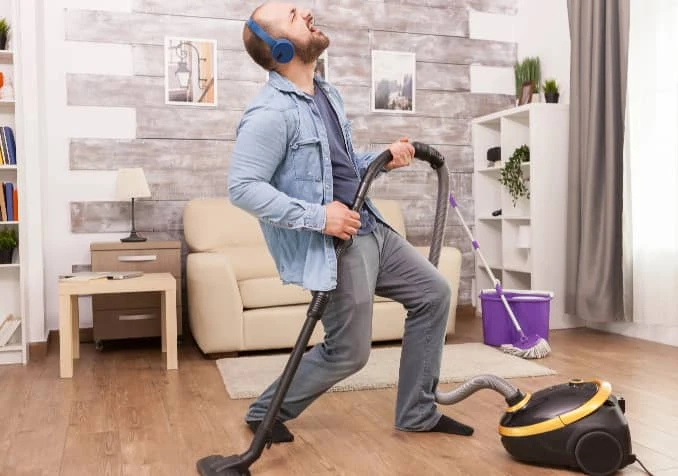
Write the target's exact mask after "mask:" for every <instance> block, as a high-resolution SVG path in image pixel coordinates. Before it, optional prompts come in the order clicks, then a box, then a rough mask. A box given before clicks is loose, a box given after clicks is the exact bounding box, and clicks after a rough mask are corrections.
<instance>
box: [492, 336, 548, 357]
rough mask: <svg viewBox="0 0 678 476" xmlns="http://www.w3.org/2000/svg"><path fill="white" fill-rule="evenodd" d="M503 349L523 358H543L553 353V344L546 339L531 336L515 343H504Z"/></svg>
mask: <svg viewBox="0 0 678 476" xmlns="http://www.w3.org/2000/svg"><path fill="white" fill-rule="evenodd" d="M501 350H503V351H504V352H506V353H507V354H511V355H515V356H518V357H522V358H523V359H542V358H544V357H546V356H547V355H549V354H550V353H551V346H550V345H549V343H548V342H547V341H546V339H544V338H542V337H539V336H531V337H529V338H528V337H526V338H524V339H521V340H520V341H518V342H516V343H513V344H503V345H502V346H501Z"/></svg>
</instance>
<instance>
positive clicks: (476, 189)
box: [472, 103, 579, 329]
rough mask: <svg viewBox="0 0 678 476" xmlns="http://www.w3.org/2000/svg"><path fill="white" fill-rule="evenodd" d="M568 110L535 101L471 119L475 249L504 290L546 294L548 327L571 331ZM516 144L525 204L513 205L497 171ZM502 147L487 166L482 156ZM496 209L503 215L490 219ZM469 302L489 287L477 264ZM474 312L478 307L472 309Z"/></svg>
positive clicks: (483, 272)
mask: <svg viewBox="0 0 678 476" xmlns="http://www.w3.org/2000/svg"><path fill="white" fill-rule="evenodd" d="M568 133H569V106H568V105H567V104H548V103H533V104H527V105H523V106H517V107H512V108H510V109H507V110H504V111H500V112H497V113H493V114H490V115H487V116H483V117H479V118H476V119H474V120H473V121H472V136H473V153H474V181H473V195H474V203H475V220H474V224H475V230H474V233H475V237H476V240H477V241H478V243H479V245H480V251H481V252H482V253H483V255H484V256H485V259H486V260H487V262H488V264H489V265H490V267H491V268H492V272H493V273H494V275H495V276H496V277H497V279H499V280H500V281H501V284H502V286H503V288H504V289H531V290H535V291H537V290H538V291H551V292H553V293H554V299H553V301H552V302H551V313H550V327H551V328H552V329H557V328H568V327H576V326H577V325H579V324H578V322H577V320H576V319H573V318H571V317H570V316H567V315H566V314H565V312H564V293H565V245H566V214H567V177H568V171H567V170H568V167H567V163H568ZM522 145H527V146H528V147H529V148H530V161H529V162H527V163H523V164H522V166H521V168H522V171H523V176H524V177H526V178H529V182H528V188H529V190H530V198H529V200H528V199H527V198H522V199H520V200H519V201H518V203H517V204H516V205H515V206H514V204H513V200H512V197H511V196H510V195H509V193H508V190H507V189H506V187H504V185H502V184H501V183H500V182H499V178H500V174H501V169H502V167H503V166H504V164H505V163H506V161H507V160H508V159H509V157H510V156H511V155H512V154H513V152H514V151H515V149H517V148H518V147H520V146H522ZM497 146H499V147H501V161H500V162H495V163H494V166H492V164H491V163H490V162H488V161H487V150H488V149H490V148H492V147H497ZM496 210H501V211H502V213H501V215H498V216H493V215H492V213H493V212H494V211H496ZM475 271H476V272H475V286H474V287H475V292H474V299H476V300H477V301H479V299H478V294H479V293H480V290H482V289H487V288H493V287H494V285H493V283H492V280H491V279H490V277H489V275H488V273H487V271H486V270H485V267H484V266H483V263H482V261H481V260H480V259H477V260H476V270H475ZM476 309H478V313H480V303H479V302H477V303H476Z"/></svg>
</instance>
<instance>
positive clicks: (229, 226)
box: [184, 198, 461, 354]
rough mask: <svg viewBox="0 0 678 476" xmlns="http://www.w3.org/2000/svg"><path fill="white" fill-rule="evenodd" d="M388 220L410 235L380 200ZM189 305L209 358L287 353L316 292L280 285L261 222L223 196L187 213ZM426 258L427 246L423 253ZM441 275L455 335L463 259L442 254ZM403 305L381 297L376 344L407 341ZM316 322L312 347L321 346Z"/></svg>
mask: <svg viewBox="0 0 678 476" xmlns="http://www.w3.org/2000/svg"><path fill="white" fill-rule="evenodd" d="M374 202H375V205H376V206H377V208H378V209H379V211H380V212H381V213H382V215H383V216H384V218H385V219H386V221H387V222H388V223H389V224H390V225H391V226H392V227H393V228H394V229H396V230H397V231H398V232H399V233H401V234H402V235H405V223H404V219H403V215H402V212H401V209H400V205H399V203H398V202H396V201H391V200H375V201H374ZM184 236H185V239H186V243H187V245H188V255H187V258H186V280H187V289H186V292H187V302H188V313H189V322H190V328H191V333H192V335H193V337H194V339H195V341H196V342H197V344H198V346H199V347H200V349H201V350H202V352H203V353H205V354H213V353H224V352H229V353H232V352H240V351H247V350H264V349H289V348H291V347H293V346H294V343H295V341H296V339H297V336H298V334H299V331H300V330H301V327H302V325H303V322H304V320H305V318H306V310H307V307H308V304H309V302H310V300H311V294H310V292H308V291H305V290H303V289H302V288H300V287H297V286H294V285H283V284H282V283H281V281H280V278H279V275H278V272H277V270H276V268H275V265H274V262H273V259H272V258H271V256H270V254H269V252H268V249H267V247H266V243H265V242H264V238H263V235H262V233H261V229H260V227H259V224H258V222H257V220H256V219H255V218H254V217H252V216H251V215H249V214H247V213H246V212H244V211H243V210H241V209H239V208H236V207H235V206H234V205H232V204H231V203H230V202H229V201H228V200H227V199H225V198H201V199H194V200H191V201H190V202H189V203H188V204H187V205H186V207H185V209H184ZM418 249H419V250H420V251H421V253H422V254H424V255H425V256H427V257H428V251H429V250H428V247H419V248H418ZM438 268H439V269H440V271H441V272H442V273H443V274H444V275H445V277H446V278H447V280H448V282H449V284H450V288H451V291H452V299H451V303H450V315H449V320H448V326H447V334H448V335H450V334H453V333H454V329H455V315H456V307H457V296H458V290H459V275H460V273H461V254H460V252H459V250H458V249H456V248H453V247H443V249H442V250H441V256H440V262H439V265H438ZM405 316H406V313H405V310H404V308H403V306H402V305H400V304H399V303H396V302H394V301H390V300H388V299H384V298H380V297H377V298H376V299H375V304H374V319H373V320H374V324H373V329H374V331H373V341H387V340H398V339H401V338H402V334H403V324H404V319H405ZM322 336H323V329H322V323H321V322H319V323H318V325H317V326H316V329H315V332H314V334H313V336H312V338H311V342H310V344H315V343H317V342H320V341H322Z"/></svg>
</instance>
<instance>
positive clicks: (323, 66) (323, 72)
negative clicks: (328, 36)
mask: <svg viewBox="0 0 678 476" xmlns="http://www.w3.org/2000/svg"><path fill="white" fill-rule="evenodd" d="M315 74H316V75H318V76H320V77H321V78H322V79H324V80H325V81H329V80H330V74H329V69H328V65H327V50H325V51H323V54H321V55H320V58H318V62H317V63H316V65H315Z"/></svg>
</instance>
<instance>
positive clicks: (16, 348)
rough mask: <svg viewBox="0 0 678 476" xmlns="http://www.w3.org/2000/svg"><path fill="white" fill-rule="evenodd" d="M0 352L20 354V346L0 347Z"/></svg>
mask: <svg viewBox="0 0 678 476" xmlns="http://www.w3.org/2000/svg"><path fill="white" fill-rule="evenodd" d="M0 352H21V346H20V345H19V344H17V345H1V346H0Z"/></svg>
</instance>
